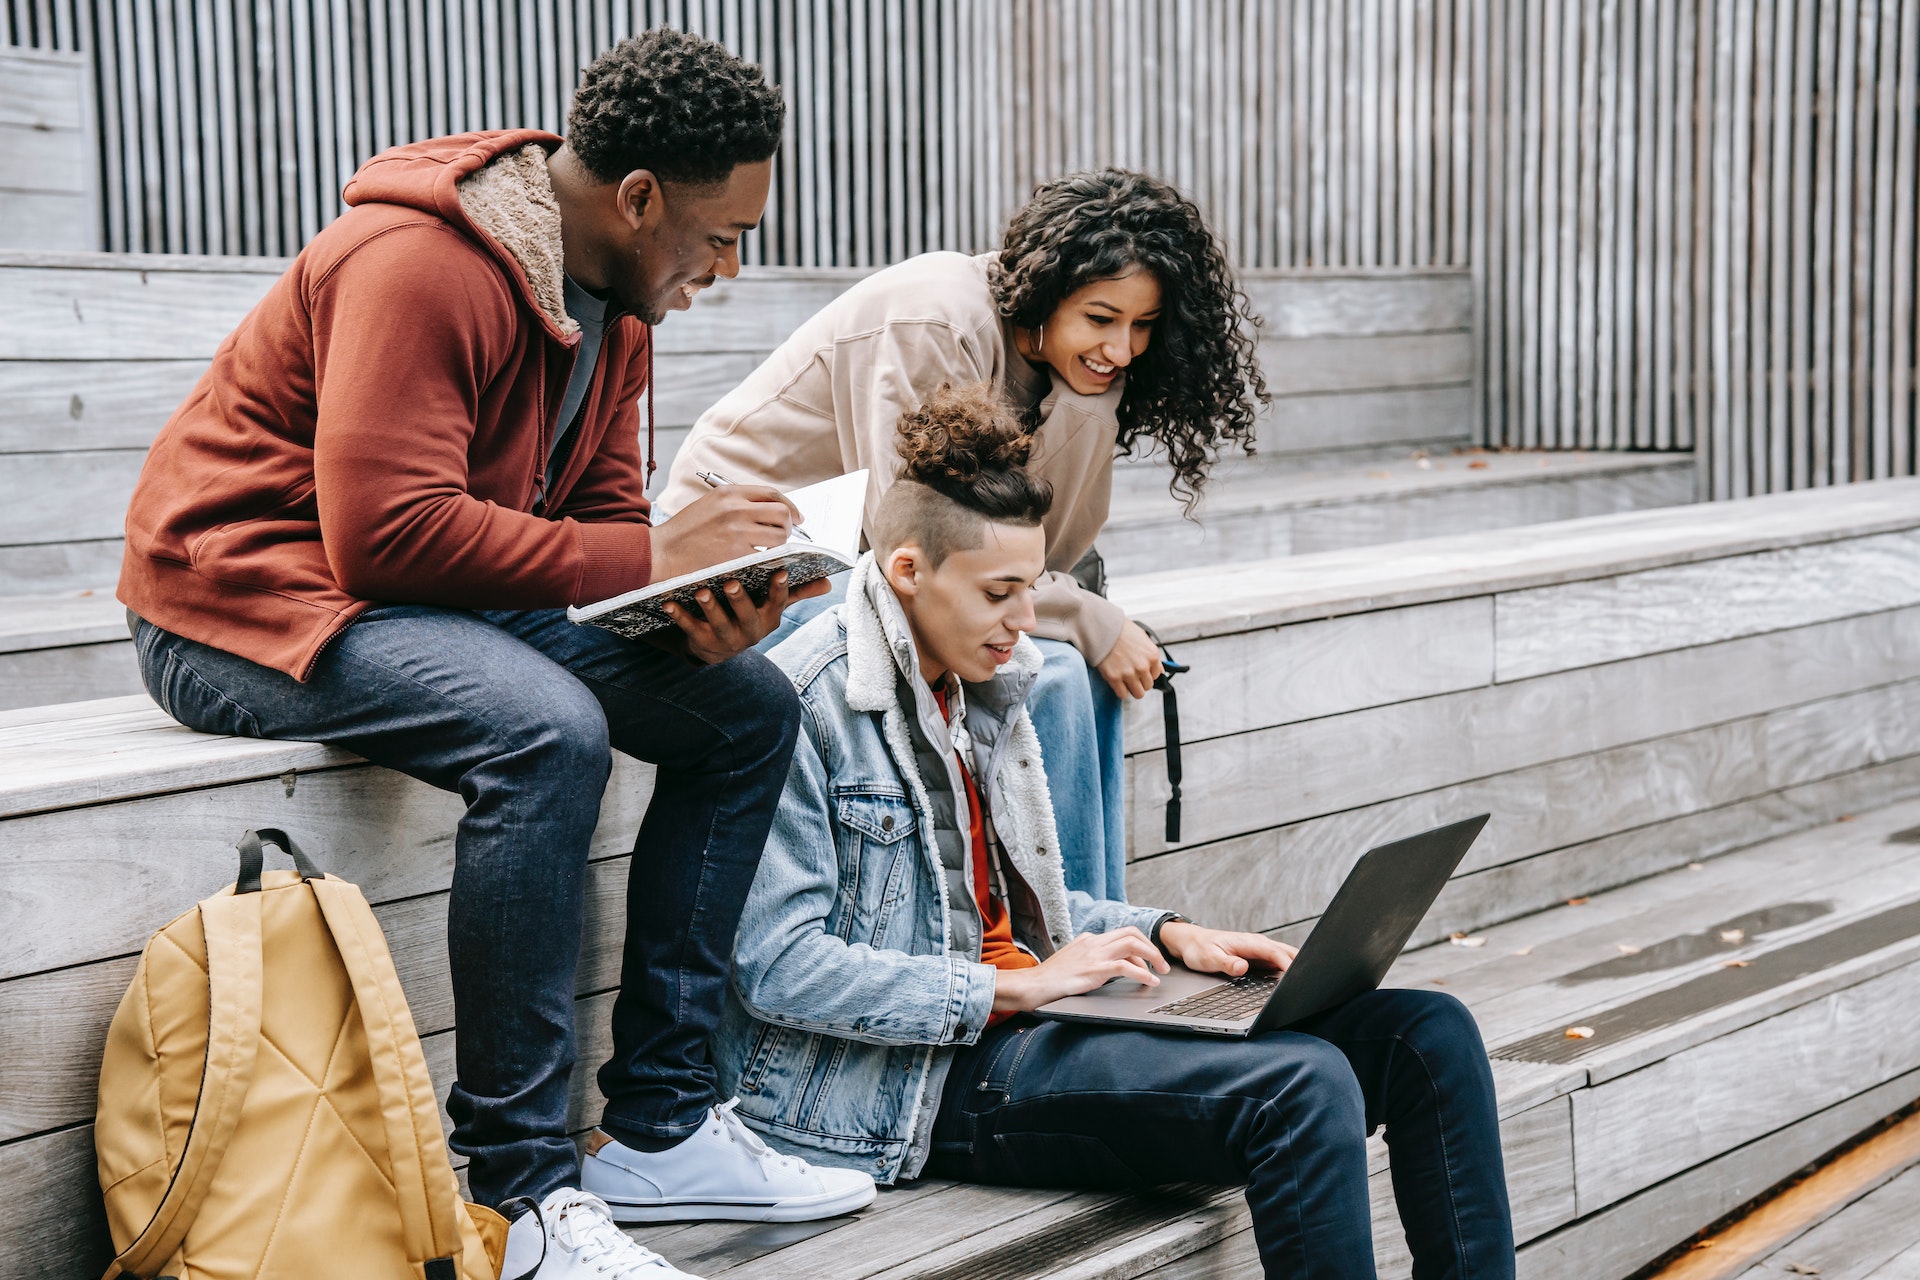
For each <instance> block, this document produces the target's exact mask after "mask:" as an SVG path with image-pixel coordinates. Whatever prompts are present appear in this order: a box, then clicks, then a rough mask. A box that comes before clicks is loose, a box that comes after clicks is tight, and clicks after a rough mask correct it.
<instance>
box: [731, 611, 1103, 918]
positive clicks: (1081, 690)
mask: <svg viewBox="0 0 1920 1280" xmlns="http://www.w3.org/2000/svg"><path fill="white" fill-rule="evenodd" d="M848 576H849V575H847V574H844V573H842V574H836V575H835V576H834V577H833V578H831V579H830V580H829V581H830V582H831V584H832V587H833V589H832V590H831V591H829V592H827V594H826V595H824V596H816V597H814V598H813V599H811V600H802V601H800V602H799V603H798V604H794V605H789V606H788V607H787V611H786V613H785V614H783V615H782V616H781V619H780V627H779V629H778V630H777V631H775V632H774V633H773V634H772V635H770V636H768V637H767V638H766V639H765V640H762V641H761V642H760V646H759V647H760V652H762V653H771V652H773V647H774V646H775V645H777V644H779V643H780V642H781V641H782V640H785V639H786V638H787V637H788V636H790V635H792V634H793V633H794V632H795V631H798V630H799V629H800V628H801V627H802V626H804V625H805V624H806V623H807V622H809V621H811V620H812V619H813V618H815V617H817V616H818V615H820V614H822V613H824V612H826V611H827V610H828V609H830V608H832V607H833V606H834V605H836V604H839V603H840V602H841V601H842V600H845V599H846V598H847V578H848ZM1034 644H1035V645H1037V646H1039V649H1040V652H1041V654H1042V656H1044V657H1045V658H1046V660H1047V665H1046V666H1045V667H1043V668H1042V669H1041V671H1040V678H1039V679H1038V680H1036V681H1035V682H1034V685H1033V692H1032V693H1031V694H1029V695H1028V697H1027V712H1028V714H1029V715H1031V716H1032V717H1033V728H1034V732H1035V733H1037V734H1039V735H1040V750H1041V753H1042V754H1043V755H1044V756H1045V758H1046V764H1047V786H1048V790H1050V791H1051V792H1052V794H1053V817H1054V821H1055V823H1056V824H1058V826H1059V831H1060V858H1061V869H1062V870H1063V871H1065V873H1066V877H1067V888H1069V889H1078V890H1080V891H1081V892H1082V893H1085V894H1087V895H1089V896H1091V897H1095V898H1104V899H1106V900H1107V901H1109V902H1125V901H1126V900H1127V898H1126V874H1127V828H1126V808H1125V805H1124V803H1123V802H1124V799H1125V796H1124V792H1123V791H1122V787H1123V785H1124V784H1123V781H1122V779H1123V777H1124V772H1125V768H1126V756H1125V745H1126V744H1125V743H1124V742H1123V741H1122V739H1121V718H1120V717H1121V709H1120V697H1119V695H1118V694H1116V693H1114V691H1113V689H1112V688H1111V687H1110V686H1109V685H1108V684H1107V682H1106V680H1104V679H1103V678H1102V677H1101V675H1100V673H1099V672H1098V671H1095V670H1094V669H1093V668H1092V667H1091V666H1089V665H1087V660H1086V659H1085V658H1084V657H1082V656H1081V654H1080V651H1079V650H1078V649H1076V648H1074V647H1073V646H1072V645H1070V644H1068V643H1066V642H1065V641H1063V640H1041V639H1039V638H1037V637H1036V638H1035V639H1034Z"/></svg>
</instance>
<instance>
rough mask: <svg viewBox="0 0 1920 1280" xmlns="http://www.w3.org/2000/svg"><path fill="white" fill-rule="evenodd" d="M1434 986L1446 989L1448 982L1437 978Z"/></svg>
mask: <svg viewBox="0 0 1920 1280" xmlns="http://www.w3.org/2000/svg"><path fill="white" fill-rule="evenodd" d="M1433 985H1434V986H1436V987H1444V986H1446V985H1447V980H1446V979H1445V978H1435V979H1434V980H1433Z"/></svg>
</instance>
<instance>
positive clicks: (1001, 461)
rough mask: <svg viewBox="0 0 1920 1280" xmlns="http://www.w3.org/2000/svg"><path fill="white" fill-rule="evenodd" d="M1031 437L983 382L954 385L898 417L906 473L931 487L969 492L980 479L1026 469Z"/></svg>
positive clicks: (1031, 450) (1030, 449)
mask: <svg viewBox="0 0 1920 1280" xmlns="http://www.w3.org/2000/svg"><path fill="white" fill-rule="evenodd" d="M1032 452H1033V439H1032V437H1030V436H1029V435H1028V434H1027V433H1026V431H1025V430H1024V429H1022V427H1021V425H1020V421H1019V419H1018V418H1016V417H1015V416H1014V414H1013V410H1011V409H1010V408H1008V407H1007V405H1006V404H1005V402H1004V401H1002V400H1001V399H1000V397H998V396H996V395H994V394H993V390H992V388H991V387H989V386H988V385H987V384H985V383H981V384H979V385H976V386H970V387H956V386H954V385H953V384H952V383H950V382H943V383H941V384H940V389H939V390H937V391H935V392H934V393H933V394H932V395H930V396H928V397H927V399H926V402H925V403H924V404H922V405H921V406H920V407H919V408H918V409H915V410H914V411H913V412H911V413H908V414H904V415H902V417H901V419H900V457H901V459H902V460H903V461H904V462H905V464H906V465H905V468H904V470H903V472H902V474H903V475H904V476H905V478H906V479H909V480H915V481H918V482H919V483H921V484H924V485H927V486H929V487H930V488H934V489H939V490H942V491H946V492H951V491H952V490H954V489H956V488H970V487H971V486H972V485H974V484H975V483H976V482H977V481H978V480H979V479H980V477H981V476H982V475H985V474H986V473H988V472H995V471H1012V470H1015V469H1017V468H1020V467H1023V466H1025V465H1026V463H1027V458H1028V456H1029V455H1030V454H1032Z"/></svg>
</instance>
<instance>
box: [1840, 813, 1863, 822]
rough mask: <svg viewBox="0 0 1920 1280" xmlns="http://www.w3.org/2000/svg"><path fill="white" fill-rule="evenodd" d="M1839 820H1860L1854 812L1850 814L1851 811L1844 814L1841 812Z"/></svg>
mask: <svg viewBox="0 0 1920 1280" xmlns="http://www.w3.org/2000/svg"><path fill="white" fill-rule="evenodd" d="M1839 821H1841V822H1858V821H1859V819H1858V818H1856V817H1854V816H1853V815H1852V814H1850V813H1843V814H1841V815H1840V818H1839Z"/></svg>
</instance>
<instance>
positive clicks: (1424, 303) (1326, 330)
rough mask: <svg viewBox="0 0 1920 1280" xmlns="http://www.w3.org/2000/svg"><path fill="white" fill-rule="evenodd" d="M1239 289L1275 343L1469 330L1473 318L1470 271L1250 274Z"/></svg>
mask: <svg viewBox="0 0 1920 1280" xmlns="http://www.w3.org/2000/svg"><path fill="white" fill-rule="evenodd" d="M1240 284H1241V287H1242V288H1243V289H1244V290H1245V291H1246V294H1247V300H1248V302H1249V303H1250V304H1251V305H1252V307H1253V309H1254V311H1255V312H1256V313H1257V314H1259V316H1260V317H1261V319H1262V320H1263V321H1264V323H1263V324H1262V325H1261V328H1260V332H1261V334H1262V336H1264V337H1269V338H1313V337H1328V336H1334V335H1348V336H1358V335H1364V334H1396V333H1401V334H1404V333H1434V332H1437V331H1441V330H1464V329H1466V328H1468V327H1469V326H1470V324H1471V321H1472V316H1473V298H1472V277H1471V273H1469V272H1466V271H1458V270H1448V269H1444V268H1442V269H1432V270H1416V271H1397V270H1392V269H1386V270H1376V271H1368V272H1351V273H1349V272H1342V271H1339V270H1337V269H1331V270H1326V271H1320V272H1313V273H1306V272H1299V271H1274V270H1251V271H1243V272H1242V273H1241V275H1240Z"/></svg>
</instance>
